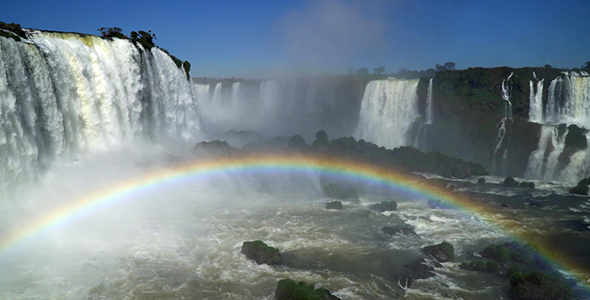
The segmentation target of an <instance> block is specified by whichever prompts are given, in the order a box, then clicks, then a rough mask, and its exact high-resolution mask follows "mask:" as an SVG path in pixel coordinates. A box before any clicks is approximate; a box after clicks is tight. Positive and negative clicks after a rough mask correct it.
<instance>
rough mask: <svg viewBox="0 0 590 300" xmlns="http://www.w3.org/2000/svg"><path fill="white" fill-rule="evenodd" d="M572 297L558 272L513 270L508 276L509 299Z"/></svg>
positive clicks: (533, 299)
mask: <svg viewBox="0 0 590 300" xmlns="http://www.w3.org/2000/svg"><path fill="white" fill-rule="evenodd" d="M572 297H573V293H572V289H571V287H570V286H569V285H568V283H567V281H566V280H565V279H564V278H563V277H562V276H561V275H559V274H558V273H545V272H539V271H533V272H531V273H522V272H514V273H512V275H511V276H510V299H518V300H558V299H563V300H566V299H571V298H572Z"/></svg>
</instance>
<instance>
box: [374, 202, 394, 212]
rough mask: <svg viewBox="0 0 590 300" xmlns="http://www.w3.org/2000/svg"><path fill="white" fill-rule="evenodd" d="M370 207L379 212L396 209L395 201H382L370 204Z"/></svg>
mask: <svg viewBox="0 0 590 300" xmlns="http://www.w3.org/2000/svg"><path fill="white" fill-rule="evenodd" d="M371 209H374V210H376V211H380V212H386V211H394V210H397V202H395V201H383V202H381V203H377V204H373V205H371Z"/></svg>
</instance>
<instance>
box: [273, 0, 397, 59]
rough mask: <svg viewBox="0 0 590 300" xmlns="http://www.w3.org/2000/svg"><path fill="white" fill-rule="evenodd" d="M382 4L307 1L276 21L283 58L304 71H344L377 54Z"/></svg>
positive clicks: (381, 45)
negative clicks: (361, 59)
mask: <svg viewBox="0 0 590 300" xmlns="http://www.w3.org/2000/svg"><path fill="white" fill-rule="evenodd" d="M386 5H387V4H386V2H375V1H343V0H320V1H308V2H307V4H306V5H305V7H304V8H303V9H302V10H297V11H293V12H291V13H289V14H287V15H286V17H285V18H284V19H282V20H281V22H280V30H281V35H282V42H283V43H284V46H285V50H286V55H287V58H288V59H289V60H292V61H293V62H294V63H295V64H296V65H298V66H300V67H304V68H307V69H312V70H313V69H326V68H329V69H337V70H339V71H340V70H344V69H345V68H346V67H347V66H349V65H353V64H354V62H353V60H354V61H358V59H356V60H355V59H354V58H355V57H358V56H363V55H364V56H368V55H373V54H378V53H379V52H381V51H382V50H383V48H384V45H385V39H384V33H385V28H386V26H385V24H384V20H383V17H382V16H381V15H382V14H381V13H380V11H382V9H383V8H384V6H386Z"/></svg>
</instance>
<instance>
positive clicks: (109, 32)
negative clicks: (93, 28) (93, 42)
mask: <svg viewBox="0 0 590 300" xmlns="http://www.w3.org/2000/svg"><path fill="white" fill-rule="evenodd" d="M98 31H100V34H101V36H102V37H103V38H119V39H127V36H126V35H124V34H123V29H121V28H119V27H101V28H99V29H98Z"/></svg>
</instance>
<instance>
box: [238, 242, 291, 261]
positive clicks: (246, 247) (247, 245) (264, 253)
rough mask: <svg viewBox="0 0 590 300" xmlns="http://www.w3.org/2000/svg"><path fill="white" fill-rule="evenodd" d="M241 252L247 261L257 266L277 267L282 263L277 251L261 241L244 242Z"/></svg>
mask: <svg viewBox="0 0 590 300" xmlns="http://www.w3.org/2000/svg"><path fill="white" fill-rule="evenodd" d="M241 252H242V254H244V255H246V257H247V258H248V259H252V260H254V261H256V263H257V264H259V265H261V264H267V265H278V264H282V263H283V258H282V257H281V254H280V253H279V249H277V248H274V247H270V246H268V245H267V244H265V243H264V242H263V241H252V242H244V244H242V251H241Z"/></svg>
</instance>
